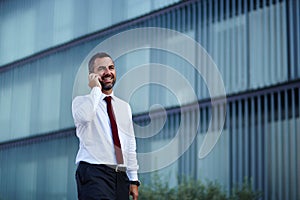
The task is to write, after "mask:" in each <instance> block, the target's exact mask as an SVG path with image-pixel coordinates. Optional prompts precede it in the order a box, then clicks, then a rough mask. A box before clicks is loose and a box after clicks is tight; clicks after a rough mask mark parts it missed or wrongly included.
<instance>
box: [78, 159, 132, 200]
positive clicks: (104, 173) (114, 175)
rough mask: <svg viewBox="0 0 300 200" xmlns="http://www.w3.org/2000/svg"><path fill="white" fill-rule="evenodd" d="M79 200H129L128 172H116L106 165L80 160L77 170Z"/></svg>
mask: <svg viewBox="0 0 300 200" xmlns="http://www.w3.org/2000/svg"><path fill="white" fill-rule="evenodd" d="M76 182H77V192H78V199H79V200H102V199H109V200H125V199H126V200H128V199H129V185H130V182H129V179H128V177H127V174H126V172H116V171H115V170H114V169H113V168H111V167H108V166H106V165H95V164H89V163H86V162H80V163H79V165H78V167H77V170H76Z"/></svg>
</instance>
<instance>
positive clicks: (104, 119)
mask: <svg viewBox="0 0 300 200" xmlns="http://www.w3.org/2000/svg"><path fill="white" fill-rule="evenodd" d="M110 96H111V97H112V107H113V111H114V114H115V117H116V122H117V126H118V134H119V138H120V142H121V148H122V153H123V158H124V165H125V166H126V167H127V175H128V178H129V180H138V175H137V170H138V164H137V159H136V141H135V136H134V131H133V124H132V113H131V108H130V106H129V104H128V103H126V102H125V101H123V100H121V99H119V98H117V97H116V96H114V95H113V94H111V95H110ZM105 97H106V95H105V94H103V93H102V92H101V89H100V88H99V87H94V88H93V89H92V90H91V92H90V94H88V95H85V96H78V97H76V98H74V100H73V102H72V113H73V118H74V122H75V126H76V135H77V137H78V138H79V150H78V153H77V156H76V164H78V163H79V162H80V161H85V162H88V163H91V164H110V165H116V164H117V160H116V155H115V150H114V144H113V139H112V132H111V127H110V121H109V117H108V114H107V105H106V102H105V100H104V98H105Z"/></svg>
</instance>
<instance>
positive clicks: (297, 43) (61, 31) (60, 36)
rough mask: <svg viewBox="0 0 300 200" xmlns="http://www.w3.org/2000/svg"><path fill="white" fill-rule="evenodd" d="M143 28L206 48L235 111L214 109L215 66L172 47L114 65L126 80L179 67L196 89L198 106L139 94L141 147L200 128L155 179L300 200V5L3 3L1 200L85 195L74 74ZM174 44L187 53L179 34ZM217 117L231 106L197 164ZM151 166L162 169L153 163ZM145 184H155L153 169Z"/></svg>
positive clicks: (245, 0)
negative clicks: (243, 186)
mask: <svg viewBox="0 0 300 200" xmlns="http://www.w3.org/2000/svg"><path fill="white" fill-rule="evenodd" d="M143 27H160V28H167V29H171V30H175V31H178V32H180V33H183V34H185V35H187V36H188V37H190V38H192V39H194V40H195V41H197V42H198V43H199V44H200V45H201V46H202V47H203V48H204V49H205V50H206V51H207V53H208V54H209V56H210V57H211V58H212V60H213V61H214V63H215V64H216V66H217V67H218V69H219V71H220V74H221V76H222V79H223V82H224V86H225V89H226V94H227V102H226V104H223V103H222V101H221V102H220V103H219V104H217V105H216V106H217V109H215V108H214V107H212V105H211V101H210V100H211V98H212V97H211V96H210V93H209V91H208V89H207V85H206V84H205V81H204V80H203V76H206V77H210V71H209V70H208V71H205V72H203V74H201V75H200V74H199V73H197V71H196V70H195V69H194V68H193V67H192V66H191V65H190V64H189V63H187V62H186V61H185V60H184V59H182V58H180V56H178V55H177V56H176V55H174V54H172V53H168V52H166V51H163V50H159V49H146V50H145V49H142V50H139V51H133V52H129V53H128V54H126V55H124V56H122V57H120V58H119V59H118V60H116V66H117V67H118V66H122V67H120V68H118V69H117V71H118V77H124V76H125V75H126V74H128V73H129V72H130V71H131V70H134V69H135V67H137V66H141V65H145V64H147V63H160V64H162V65H165V66H170V67H171V68H172V69H174V70H175V71H177V72H178V73H180V74H181V76H182V77H184V78H185V79H186V80H187V81H188V83H189V85H190V86H191V88H192V89H193V91H195V93H196V96H197V99H196V100H194V99H189V98H186V99H184V101H183V102H180V103H179V102H178V99H177V97H178V96H186V95H187V94H188V92H187V91H188V89H187V88H184V87H181V86H179V87H178V88H177V90H176V91H175V92H172V91H170V90H168V88H165V87H162V86H160V85H157V84H149V85H141V87H140V88H139V89H137V90H136V92H135V93H133V94H132V96H131V98H130V101H129V103H130V104H131V106H132V109H133V119H134V122H135V129H136V134H137V135H143V134H146V135H151V134H152V135H153V136H152V137H147V138H143V137H140V138H137V148H138V152H140V153H143V152H151V151H154V150H156V149H159V148H162V147H164V146H165V145H166V144H168V143H169V142H170V141H171V140H172V138H174V137H175V135H176V132H177V130H178V129H179V128H180V124H181V123H182V122H185V123H184V126H183V130H184V131H183V132H184V134H185V135H186V138H189V137H191V135H192V134H193V133H194V132H196V133H197V134H196V136H195V138H194V140H193V142H192V144H191V145H190V146H189V148H188V149H187V150H186V151H184V153H183V155H182V156H180V158H179V159H178V160H176V161H175V162H173V163H171V165H169V166H167V167H165V168H163V169H160V170H158V171H157V173H159V174H161V176H164V177H165V178H164V179H165V180H166V181H169V184H170V185H172V186H175V185H176V184H177V183H178V181H180V177H183V176H190V177H195V178H196V179H200V180H217V181H218V182H220V183H221V185H222V186H223V187H224V188H225V189H226V190H227V191H230V188H232V187H233V186H234V185H236V184H238V183H241V182H243V180H244V178H245V177H248V178H251V179H252V180H253V182H252V184H253V187H254V188H255V189H257V190H260V191H262V192H263V197H262V198H263V199H300V190H299V188H300V153H299V152H300V149H299V146H300V116H299V115H300V107H299V103H300V87H299V86H300V1H298V0H191V1H178V0H165V1H159V0H154V1H151V0H143V1H139V0H129V1H122V0H116V1H109V0H103V1H102V0H101V1H98V0H88V1H80V0H50V1H48V0H23V1H18V0H1V1H0V127H1V132H0V199H4V200H6V199H9V200H11V199H30V200H33V199H55V200H57V199H76V195H77V193H76V184H75V177H74V175H75V170H76V166H75V156H76V152H77V149H78V140H77V138H76V136H75V127H74V123H73V118H72V114H71V102H72V95H73V85H74V82H75V77H76V74H77V71H78V70H79V68H80V66H81V63H82V62H83V60H84V59H85V58H86V56H87V55H88V54H89V52H91V51H92V50H93V49H94V47H96V46H97V45H98V44H100V43H101V42H102V41H105V40H106V39H107V38H110V37H111V36H114V35H116V34H118V33H121V32H123V31H125V30H132V29H134V28H143ZM132 37H133V38H136V39H138V38H142V37H145V36H144V35H132ZM154 38H155V37H154ZM167 41H168V43H170V44H171V45H175V46H176V45H177V46H183V48H184V44H183V42H182V41H181V40H179V39H178V38H176V37H169V38H167ZM118 45H120V47H121V46H122V43H120V44H118ZM116 48H119V46H116ZM189 51H190V50H189ZM198 53H199V52H197V51H196V50H195V51H192V54H194V59H195V60H194V62H195V63H200V62H201V60H200V57H198ZM151 70H152V68H151V66H149V73H146V74H141V76H144V78H145V79H146V80H151V78H153V77H156V78H157V77H158V79H166V80H172V74H171V73H168V72H165V71H162V72H160V73H151ZM130 83H131V80H127V81H126V80H125V85H126V86H128V87H129V86H130ZM125 88H126V87H125ZM119 95H120V96H122V95H126V91H119ZM214 98H215V97H214ZM216 98H218V97H216ZM155 104H160V105H161V107H163V108H164V110H162V109H157V110H155V109H154V111H153V112H152V114H151V121H150V118H149V109H150V108H151V106H152V105H155ZM161 107H160V108H161ZM152 108H153V107H152ZM197 110H198V111H199V112H198V114H199V115H197ZM218 110H226V120H225V124H224V128H223V130H222V134H221V136H220V138H219V140H218V142H217V143H216V145H215V147H214V148H213V150H212V151H211V152H210V153H209V154H208V155H207V156H206V157H204V158H202V159H199V156H198V153H199V149H200V148H201V145H202V143H203V140H204V137H205V136H206V135H207V134H211V133H207V129H208V126H209V122H210V118H211V116H212V114H213V113H214V114H215V116H217V118H220V117H221V116H220V115H221V112H219V111H218ZM162 118H164V119H162ZM162 121H163V122H164V124H163V125H162V127H161V128H160V129H158V128H157V127H160V126H161V124H160V123H161V122H162ZM149 124H151V126H148V125H149ZM195 124H199V127H198V128H197V129H194V127H195ZM140 127H146V128H140ZM215 128H216V127H215ZM158 130H159V131H158ZM139 131H145V133H140V132H139ZM156 132H157V133H156ZM153 133H156V134H153ZM183 140H184V138H183ZM182 143H184V141H179V142H178V143H177V145H178V148H177V149H179V150H180V149H182V148H184V147H183V144H182ZM150 165H152V166H153V167H154V168H155V166H156V165H157V160H156V158H155V157H153V159H152V160H150ZM140 177H141V179H142V180H144V184H148V183H149V181H150V179H151V173H141V174H140ZM177 177H179V179H178V178H177Z"/></svg>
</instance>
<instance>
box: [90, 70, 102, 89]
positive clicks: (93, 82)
mask: <svg viewBox="0 0 300 200" xmlns="http://www.w3.org/2000/svg"><path fill="white" fill-rule="evenodd" d="M100 81H101V77H100V76H99V75H98V74H95V73H90V74H89V87H90V88H91V89H93V87H99V88H100V89H102V87H101V84H100Z"/></svg>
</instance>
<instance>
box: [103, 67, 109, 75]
mask: <svg viewBox="0 0 300 200" xmlns="http://www.w3.org/2000/svg"><path fill="white" fill-rule="evenodd" d="M108 73H109V70H108V68H107V67H106V68H105V69H103V75H106V74H108Z"/></svg>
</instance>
